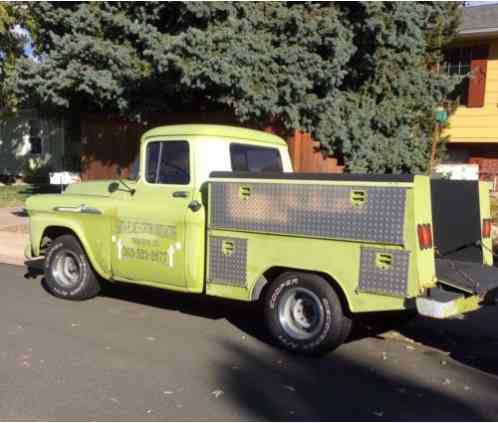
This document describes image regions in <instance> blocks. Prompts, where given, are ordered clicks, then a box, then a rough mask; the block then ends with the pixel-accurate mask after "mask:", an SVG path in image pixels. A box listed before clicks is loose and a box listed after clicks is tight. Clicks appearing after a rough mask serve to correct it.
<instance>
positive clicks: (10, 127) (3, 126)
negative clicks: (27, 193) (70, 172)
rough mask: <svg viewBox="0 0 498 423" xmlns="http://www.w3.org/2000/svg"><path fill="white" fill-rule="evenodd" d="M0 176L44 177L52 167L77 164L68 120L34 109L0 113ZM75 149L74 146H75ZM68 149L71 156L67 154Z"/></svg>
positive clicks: (55, 169) (60, 167) (58, 167)
mask: <svg viewBox="0 0 498 423" xmlns="http://www.w3.org/2000/svg"><path fill="white" fill-rule="evenodd" d="M0 116H1V117H0V177H3V178H4V180H5V178H6V177H20V176H22V177H26V178H31V179H33V180H40V179H46V178H47V177H48V173H49V172H52V171H60V170H67V168H68V167H73V168H74V167H75V166H78V162H79V157H74V156H75V155H76V156H79V155H78V153H77V152H73V150H75V146H74V145H72V144H74V143H70V141H69V136H68V135H69V134H70V128H69V125H68V121H67V120H66V119H64V118H62V117H45V116H43V115H41V114H40V112H39V111H37V110H35V109H22V110H20V111H19V112H17V113H15V114H5V113H4V114H2V115H0ZM76 149H77V148H76ZM71 152H73V153H72V156H71V154H70V153H71Z"/></svg>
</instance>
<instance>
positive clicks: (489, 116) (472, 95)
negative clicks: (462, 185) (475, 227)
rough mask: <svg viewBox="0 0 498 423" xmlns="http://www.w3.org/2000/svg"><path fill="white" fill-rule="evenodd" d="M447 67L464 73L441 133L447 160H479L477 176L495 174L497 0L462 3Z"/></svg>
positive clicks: (497, 134)
mask: <svg viewBox="0 0 498 423" xmlns="http://www.w3.org/2000/svg"><path fill="white" fill-rule="evenodd" d="M462 12H463V16H462V22H461V25H460V28H459V31H458V34H457V37H456V39H455V40H454V41H453V42H452V43H451V45H450V46H449V48H448V50H447V64H446V66H447V67H448V68H447V70H448V71H449V72H450V73H451V74H458V75H468V74H469V72H472V74H473V77H472V78H465V79H464V80H463V81H462V82H461V83H460V84H459V86H458V87H457V89H456V90H455V93H454V96H453V100H454V101H455V104H456V108H455V110H454V111H453V112H454V113H453V114H452V115H451V116H450V120H449V127H448V128H447V129H445V130H444V132H443V135H447V136H449V142H448V144H447V151H448V158H447V160H446V161H447V162H449V163H474V164H477V165H479V177H480V178H481V179H486V180H492V181H495V182H496V181H497V180H498V179H497V177H498V4H485V5H481V6H471V7H464V8H463V9H462Z"/></svg>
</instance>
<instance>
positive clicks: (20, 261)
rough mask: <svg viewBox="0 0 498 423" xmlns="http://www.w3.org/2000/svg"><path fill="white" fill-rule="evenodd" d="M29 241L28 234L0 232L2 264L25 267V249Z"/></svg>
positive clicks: (0, 258) (0, 260)
mask: <svg viewBox="0 0 498 423" xmlns="http://www.w3.org/2000/svg"><path fill="white" fill-rule="evenodd" d="M28 241H29V234H27V233H23V232H9V231H0V263H5V264H12V265H15V266H24V262H25V260H26V259H25V257H24V248H25V247H26V244H27V243H28Z"/></svg>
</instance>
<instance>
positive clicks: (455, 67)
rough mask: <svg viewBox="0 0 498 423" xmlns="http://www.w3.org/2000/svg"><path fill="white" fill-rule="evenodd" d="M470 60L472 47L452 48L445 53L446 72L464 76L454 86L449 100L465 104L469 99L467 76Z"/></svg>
mask: <svg viewBox="0 0 498 423" xmlns="http://www.w3.org/2000/svg"><path fill="white" fill-rule="evenodd" d="M471 61H472V49H471V48H468V47H465V48H452V49H450V50H448V52H447V55H446V72H447V73H449V74H450V75H459V76H464V78H463V79H462V81H461V82H460V83H459V84H458V85H457V86H456V87H455V90H454V91H453V93H451V95H450V100H454V101H457V102H458V104H460V105H464V106H466V105H467V104H468V100H469V78H468V76H467V75H469V73H470V64H471Z"/></svg>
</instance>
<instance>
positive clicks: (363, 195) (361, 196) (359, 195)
mask: <svg viewBox="0 0 498 423" xmlns="http://www.w3.org/2000/svg"><path fill="white" fill-rule="evenodd" d="M366 202H367V192H366V191H365V190H362V189H353V190H351V204H352V205H353V206H354V207H361V206H363V205H364V204H365V203H366Z"/></svg>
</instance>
